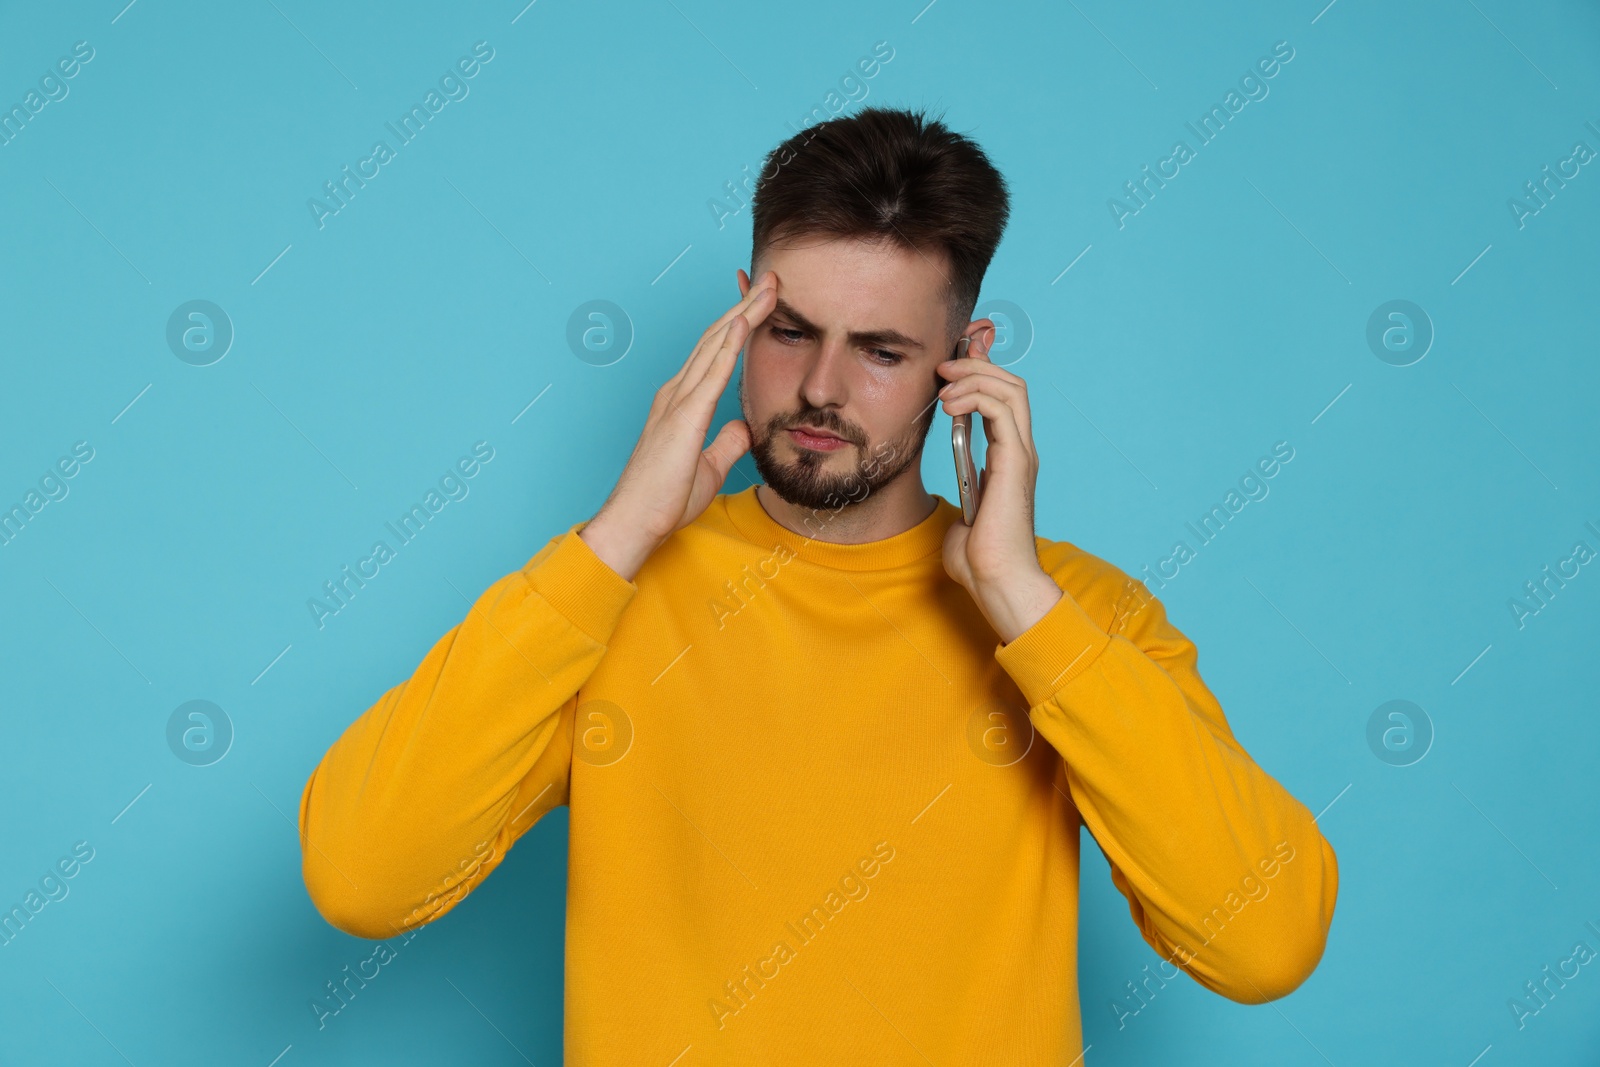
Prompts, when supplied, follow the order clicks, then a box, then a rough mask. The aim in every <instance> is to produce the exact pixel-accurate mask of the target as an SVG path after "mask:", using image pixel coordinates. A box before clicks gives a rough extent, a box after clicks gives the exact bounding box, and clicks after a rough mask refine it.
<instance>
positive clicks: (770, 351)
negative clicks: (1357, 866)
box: [300, 108, 1338, 1067]
mask: <svg viewBox="0 0 1600 1067" xmlns="http://www.w3.org/2000/svg"><path fill="white" fill-rule="evenodd" d="M1007 214H1008V204H1007V192H1006V186H1005V182H1004V180H1003V179H1002V178H1001V176H1000V174H999V173H998V172H997V171H996V170H995V169H994V168H993V167H992V166H991V165H990V164H989V162H988V160H987V159H986V158H985V156H984V154H983V152H982V151H981V150H980V149H979V148H978V147H977V146H976V145H974V144H973V143H972V142H971V141H969V140H967V139H966V138H964V137H961V136H959V135H957V134H954V133H952V132H951V131H949V130H948V129H947V128H946V127H945V126H944V125H943V124H942V123H939V122H937V121H931V122H930V121H928V120H926V119H925V118H924V117H923V116H922V115H920V114H910V113H905V112H899V111H891V110H882V109H876V108H872V109H866V110H863V111H861V112H859V113H857V114H856V115H855V116H854V117H850V118H838V119H834V120H831V121H828V122H826V123H824V124H822V125H820V126H816V127H812V128H810V129H809V130H807V131H805V132H803V133H801V134H797V135H796V136H795V137H794V138H792V139H791V140H790V141H788V142H786V143H785V144H784V145H781V146H779V148H778V149H777V150H775V151H774V152H773V154H772V156H771V157H769V159H768V166H767V168H764V170H763V175H762V178H761V181H760V184H759V186H758V189H757V192H756V194H755V200H754V207H753V210H752V221H753V226H754V249H753V256H752V262H751V274H752V275H754V279H753V280H752V278H751V277H750V276H748V275H746V274H745V273H744V272H743V271H740V272H739V274H738V280H739V288H740V292H741V293H742V294H743V297H742V299H741V300H740V301H739V302H738V303H737V304H735V305H734V306H733V307H732V308H730V309H729V310H728V312H727V313H726V314H724V315H723V316H722V317H721V318H720V319H718V320H717V321H716V322H715V323H713V324H712V326H711V327H710V328H709V329H707V330H706V332H705V334H704V335H703V336H702V337H701V338H700V342H699V344H697V345H696V346H695V349H694V351H693V352H692V353H691V354H690V356H689V358H688V360H687V362H685V363H684V364H683V366H682V367H681V368H680V369H679V370H678V372H677V373H676V374H675V375H674V376H673V377H672V378H671V379H670V380H669V381H668V382H667V383H666V384H665V385H663V386H662V387H661V389H660V390H659V391H658V392H657V393H656V396H655V400H654V403H653V404H652V405H651V408H650V413H649V416H648V418H647V420H646V423H645V427H644V431H643V434H642V436H641V437H640V439H639V443H638V446H637V447H636V448H635V449H634V452H633V455H632V457H631V458H630V459H629V460H628V463H627V466H626V468H625V469H624V471H623V472H622V475H621V478H620V480H619V481H618V483H617V485H616V488H615V489H614V491H613V492H612V493H611V495H610V497H609V498H608V499H607V501H606V503H605V505H604V506H603V507H602V508H601V509H600V511H599V512H598V513H597V514H596V515H595V516H594V517H593V518H591V519H590V520H588V521H587V522H581V523H578V524H576V525H574V526H571V527H570V528H568V529H567V530H566V531H565V532H564V533H562V534H560V535H559V536H557V537H555V538H552V539H551V540H550V542H549V543H548V544H546V545H545V546H544V548H542V549H541V550H540V551H539V552H538V553H537V554H535V555H534V556H533V558H532V559H531V560H529V561H528V563H527V564H526V565H525V566H523V567H522V568H521V569H519V570H516V571H513V572H512V573H510V574H508V575H506V576H505V577H503V578H501V579H500V580H499V581H497V582H495V583H494V584H493V585H492V586H490V587H489V589H488V590H487V591H486V592H485V593H484V594H483V595H482V596H481V597H480V598H479V599H478V601H477V602H476V603H475V604H474V605H473V606H472V609H471V610H470V611H469V612H468V614H467V617H466V618H465V619H464V620H463V621H462V622H461V624H460V625H458V626H457V627H455V628H454V629H453V630H451V631H450V632H449V633H448V634H446V635H445V636H444V637H443V638H442V639H440V641H439V642H438V644H436V645H435V646H434V647H433V649H432V651H431V652H429V653H428V655H427V657H426V658H425V659H424V660H423V661H422V663H421V665H420V666H419V667H418V668H417V670H416V672H415V674H413V675H412V677H411V678H410V679H409V680H408V681H405V682H402V683H401V684H399V685H397V686H395V687H394V688H393V689H390V690H389V691H388V692H387V693H385V694H384V696H383V697H382V699H380V700H379V701H378V702H377V703H376V704H375V705H373V707H372V708H370V709H369V710H368V711H367V712H366V713H365V714H364V715H362V716H361V717H360V718H359V719H358V720H356V722H355V723H353V724H352V725H351V726H350V727H349V729H348V730H346V731H345V733H344V736H343V737H341V738H340V739H339V740H338V741H337V742H336V743H335V744H334V745H333V746H332V748H330V749H329V750H328V752H327V754H326V755H325V756H324V757H323V759H322V762H321V764H320V765H319V766H318V767H317V769H316V771H315V772H314V773H313V774H312V776H311V779H310V781H309V782H307V784H306V788H305V793H304V796H303V798H302V801H301V807H300V827H301V832H302V835H303V841H304V845H303V849H302V852H303V868H304V876H305V881H306V886H307V888H308V889H309V890H310V893H311V897H312V899H313V900H314V901H315V903H316V906H317V908H318V909H319V910H320V911H321V913H322V914H323V915H324V916H325V917H326V918H327V919H328V921H329V922H331V923H333V924H334V925H335V926H338V927H339V928H341V929H343V930H346V931H349V932H350V933H352V934H356V935H358V936H362V937H369V938H386V937H392V936H395V935H397V934H402V933H404V932H406V931H410V930H414V929H416V928H417V927H418V926H420V925H421V924H423V923H426V922H429V921H431V920H433V919H436V918H438V917H439V916H440V915H442V914H444V913H445V912H446V911H448V910H449V909H450V908H452V907H454V906H455V905H456V904H458V903H459V902H460V901H461V899H462V898H463V897H465V896H466V895H467V894H468V893H470V892H471V891H472V889H473V888H474V887H475V886H477V885H478V884H479V883H480V882H481V881H482V880H483V879H484V878H486V877H488V875H489V874H490V872H492V871H493V870H494V869H495V867H496V866H497V865H498V864H499V863H500V862H501V860H502V859H503V858H504V857H505V854H506V851H507V850H508V849H509V848H510V847H511V846H512V844H513V843H514V842H515V841H516V840H517V838H518V837H519V836H520V835H522V834H523V833H525V832H527V830H528V828H529V827H530V826H532V825H533V823H534V822H535V821H537V820H538V818H539V817H540V816H541V815H543V814H544V813H545V812H547V811H549V810H550V809H551V808H553V807H555V806H556V805H558V804H566V805H568V807H569V808H570V835H569V840H570V845H569V849H570V862H569V870H568V897H567V941H566V975H565V977H566V1003H565V1041H566V1050H567V1051H566V1055H567V1062H569V1063H578V1064H592V1065H612V1064H622V1063H628V1064H636V1063H654V1064H659V1065H661V1067H666V1065H668V1064H679V1065H681V1067H690V1065H693V1064H758V1063H759V1064H814V1063H830V1064H832V1063H895V1064H912V1063H916V1064H923V1063H929V1062H931V1063H938V1064H957V1063H977V1062H983V1063H995V1064H1042V1063H1054V1064H1069V1063H1072V1062H1074V1057H1077V1056H1079V1055H1080V1053H1081V1051H1082V1047H1083V1046H1082V1031H1081V1026H1080V1019H1079V1005H1078V988H1077V939H1078V866H1079V840H1080V835H1079V827H1080V826H1087V827H1088V829H1089V831H1090V833H1091V834H1093V836H1094V839H1095V840H1096V842H1098V844H1099V846H1100V848H1101V849H1102V851H1103V852H1104V853H1105V855H1106V858H1107V859H1108V860H1109V861H1110V864H1111V870H1112V880H1113V882H1114V883H1115V884H1116V887H1117V888H1118V889H1119V890H1120V891H1121V892H1122V893H1123V895H1124V896H1126V897H1127V899H1128V903H1129V906H1130V908H1131V910H1132V913H1133V919H1134V921H1135V923H1137V925H1138V927H1139V930H1140V932H1141V933H1142V934H1143V936H1144V939H1145V940H1146V941H1147V942H1148V943H1149V944H1150V945H1151V946H1152V947H1153V948H1154V949H1155V950H1156V951H1157V952H1159V953H1160V954H1161V956H1162V957H1164V961H1165V962H1163V963H1162V965H1161V967H1163V968H1166V971H1165V975H1166V978H1167V979H1171V978H1174V977H1176V975H1177V970H1178V969H1179V968H1181V969H1182V970H1184V971H1186V972H1188V973H1189V975H1191V976H1192V977H1193V978H1194V979H1195V980H1196V981H1198V982H1200V983H1201V984H1202V985H1204V986H1206V987H1208V988H1210V989H1213V990H1215V991H1217V992H1218V993H1221V994H1222V995H1224V996H1226V997H1229V998H1231V999H1233V1000H1238V1001H1244V1002H1259V1001H1265V1000H1269V999H1271V998H1274V997H1281V996H1283V995H1285V994H1286V993H1288V992H1290V991H1291V990H1293V989H1294V988H1295V987H1296V986H1298V985H1299V984H1300V983H1301V982H1302V981H1304V980H1305V978H1306V977H1307V975H1309V974H1310V973H1311V971H1312V969H1313V968H1314V967H1315V966H1316V964H1317V962H1318V960H1319V959H1320V958H1321V955H1322V951H1323V945H1324V942H1325V939H1326V936H1327V931H1328V926H1329V923H1330V922H1331V921H1332V917H1333V908H1334V898H1335V895H1336V891H1337V882H1338V876H1337V868H1336V865H1335V859H1334V854H1333V850H1332V849H1331V848H1330V847H1329V846H1328V843H1327V842H1326V841H1325V840H1324V839H1323V837H1322V835H1321V834H1320V833H1319V832H1318V830H1317V827H1316V825H1315V824H1314V822H1313V821H1312V817H1311V814H1310V812H1309V811H1308V810H1307V809H1306V808H1305V807H1304V806H1303V805H1301V804H1300V803H1299V802H1298V801H1296V800H1295V799H1294V798H1293V797H1292V796H1290V795H1289V793H1288V792H1287V791H1286V790H1285V789H1284V788H1283V786H1281V785H1279V784H1278V782H1276V781H1275V780H1274V779H1273V778H1272V777H1270V776H1269V775H1268V774H1267V773H1266V772H1265V771H1263V770H1262V769H1261V768H1260V767H1258V766H1257V765H1256V764H1255V763H1254V762H1253V761H1252V760H1251V758H1250V756H1249V755H1248V754H1247V753H1246V752H1245V750H1244V748H1243V747H1241V746H1240V744H1239V743H1238V741H1237V740H1235V739H1234V737H1233V734H1232V732H1231V731H1230V730H1229V727H1228V723H1227V721H1226V719H1225V718H1224V716H1223V712H1222V708H1221V707H1220V706H1219V705H1218V702H1217V700H1216V698H1215V697H1214V696H1212V694H1211V692H1210V691H1209V690H1208V689H1207V687H1206V685H1205V683H1204V682H1202V681H1201V679H1200V675H1199V674H1198V672H1197V670H1196V651H1195V647H1194V645H1193V644H1192V643H1191V642H1190V641H1189V640H1188V639H1187V638H1186V637H1185V636H1184V635H1183V634H1182V633H1181V632H1180V631H1179V630H1178V629H1177V628H1176V627H1175V626H1173V625H1172V624H1171V623H1170V622H1168V620H1167V617H1166V613H1165V611H1164V609H1163V607H1162V605H1161V603H1160V602H1159V601H1157V600H1156V599H1154V598H1153V597H1152V596H1151V595H1150V593H1149V592H1148V590H1147V589H1146V588H1145V587H1144V586H1143V584H1142V583H1140V582H1138V581H1136V580H1134V579H1132V578H1130V577H1128V576H1127V575H1126V574H1124V573H1123V572H1122V571H1120V570H1118V569H1117V568H1116V567H1114V566H1112V565H1111V564H1109V563H1107V562H1105V561H1104V560H1101V559H1098V558H1097V557H1095V556H1093V555H1090V554H1089V553H1087V552H1084V551H1083V550H1082V549H1079V548H1077V547H1076V546H1074V545H1072V544H1071V543H1069V542H1066V541H1050V540H1045V539H1042V538H1036V537H1035V536H1034V530H1033V498H1034V489H1035V480H1036V477H1037V475H1038V471H1039V457H1038V455H1037V454H1036V452H1035V450H1034V445H1033V435H1032V431H1031V425H1030V423H1031V412H1030V410H1029V404H1028V394H1027V391H1026V388H1025V387H1024V384H1023V382H1022V379H1020V378H1019V377H1017V376H1016V375H1015V374H1012V373H1010V372H1008V371H1006V370H1003V369H1001V368H999V367H997V366H995V365H994V364H993V363H992V362H990V361H989V359H988V350H989V347H990V345H991V344H992V339H993V333H994V329H993V323H991V322H989V321H988V320H986V319H980V320H978V321H975V322H969V321H968V318H967V317H968V316H969V315H970V314H971V312H972V310H973V308H974V305H975V302H976V299H977V295H978V287H979V284H980V283H981V281H982V278H983V274H984V271H985V270H986V269H987V267H988V264H989V261H990V259H991V257H992V256H993V254H994V250H995V247H996V245H997V244H998V243H999V240H1000V236H1001V233H1002V231H1003V229H1004V226H1005V223H1006V218H1007ZM963 335H964V336H966V337H967V338H969V339H970V356H971V358H969V359H961V360H952V359H951V358H950V357H951V355H952V353H953V350H954V348H955V345H956V342H957V339H958V337H960V336H963ZM741 351H743V352H744V353H745V365H744V374H743V377H742V379H741V384H740V392H739V399H740V404H741V406H742V409H743V414H744V418H743V419H742V420H737V419H736V420H733V421H730V422H728V423H727V424H726V425H724V426H723V427H722V428H721V431H720V432H719V433H718V434H717V436H716V439H715V440H714V441H713V442H712V444H711V446H710V447H709V448H704V449H703V450H702V446H703V445H704V443H705V440H706V437H707V435H708V434H709V431H710V426H711V420H712V416H713V414H714V411H715V408H716V405H717V401H718V398H719V397H720V396H721V395H722V393H723V391H724V389H725V387H726V385H727V383H728V381H729V380H730V377H731V375H732V372H733V367H734V364H735V363H736V362H737V360H738V357H739V354H740V352H741ZM941 384H942V385H943V388H942V389H941V388H939V386H940V385H941ZM935 403H942V404H943V409H944V410H945V411H946V412H948V413H950V414H952V415H957V414H962V413H972V412H976V413H978V414H979V415H980V416H981V418H982V426H983V431H984V433H985V435H986V438H987V442H988V451H987V456H986V459H987V470H986V472H985V475H984V478H983V486H982V489H983V495H982V499H981V505H980V508H979V510H978V514H977V518H976V521H975V522H974V523H973V525H972V526H970V527H968V526H967V525H966V524H965V523H964V522H962V520H961V512H960V509H959V508H958V507H956V506H955V505H953V504H952V503H950V502H949V501H947V500H945V499H944V498H942V497H939V496H936V495H933V494H930V493H928V492H927V491H926V490H925V489H924V488H923V486H922V482H921V478H920V470H919V459H920V456H921V450H922V444H923V439H924V436H925V434H926V433H927V429H928V426H929V424H930V422H931V420H932V418H933V415H932V409H933V405H934V404H935ZM746 450H749V451H750V452H751V453H752V455H753V458H754V460H755V464H756V467H757V469H758V471H759V472H760V474H761V476H762V478H763V479H764V480H765V483H766V484H765V485H762V486H752V487H750V488H747V489H745V490H743V491H742V492H735V493H721V492H720V490H721V489H722V487H723V480H724V478H725V477H726V475H727V473H728V471H729V469H730V467H731V466H732V464H733V463H734V462H735V461H736V460H737V459H738V458H739V456H741V455H742V454H743V453H744V452H745V451H746ZM946 462H948V460H946ZM513 950H514V948H513ZM1155 975H1156V972H1154V971H1150V972H1149V973H1148V974H1147V975H1145V976H1144V979H1143V980H1144V982H1145V985H1146V988H1151V986H1150V983H1151V982H1152V981H1154V982H1157V983H1160V982H1162V981H1163V979H1162V978H1161V977H1159V976H1155ZM1153 976H1154V977H1153ZM1151 991H1152V992H1153V988H1152V989H1151ZM1117 992H1118V994H1119V995H1120V994H1121V992H1122V991H1121V990H1118V991H1117ZM1102 1003H1103V1001H1102Z"/></svg>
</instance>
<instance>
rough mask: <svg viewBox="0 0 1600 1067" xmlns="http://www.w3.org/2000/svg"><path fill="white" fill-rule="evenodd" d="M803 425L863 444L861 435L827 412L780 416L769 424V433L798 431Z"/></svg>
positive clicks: (852, 442) (853, 442)
mask: <svg viewBox="0 0 1600 1067" xmlns="http://www.w3.org/2000/svg"><path fill="white" fill-rule="evenodd" d="M802 423H807V424H809V425H812V426H815V427H816V428H817V429H819V430H826V431H828V432H829V433H831V434H834V435H835V436H837V437H840V438H843V439H844V440H846V441H849V442H850V443H851V444H856V445H859V444H860V443H861V434H860V433H859V432H858V431H857V430H855V429H853V428H851V427H848V426H846V425H845V424H844V422H843V421H842V420H841V419H840V418H839V417H838V416H836V415H832V414H830V413H828V412H825V411H816V412H812V413H809V414H800V415H796V416H793V417H790V416H787V415H780V416H778V417H777V418H774V419H773V420H772V421H771V422H770V423H768V424H767V428H768V433H769V435H770V434H774V433H777V432H778V431H779V430H790V429H798V428H799V426H800V425H801V424H802Z"/></svg>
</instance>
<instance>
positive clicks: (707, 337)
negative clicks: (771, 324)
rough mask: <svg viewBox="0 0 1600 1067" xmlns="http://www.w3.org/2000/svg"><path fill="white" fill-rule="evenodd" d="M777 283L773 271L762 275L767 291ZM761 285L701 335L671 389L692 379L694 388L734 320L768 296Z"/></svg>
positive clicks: (691, 386)
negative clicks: (706, 363) (694, 382)
mask: <svg viewBox="0 0 1600 1067" xmlns="http://www.w3.org/2000/svg"><path fill="white" fill-rule="evenodd" d="M776 282H777V276H776V275H775V274H774V273H773V272H772V271H767V272H766V273H765V274H763V275H762V278H761V283H765V288H766V289H771V288H773V286H774V285H775V284H776ZM761 283H758V284H756V285H753V286H751V287H750V291H749V292H748V293H746V294H745V295H744V296H742V297H740V298H739V302H738V303H736V304H734V305H733V306H732V307H731V308H729V309H728V310H727V311H725V312H723V313H722V316H721V317H720V318H718V319H717V321H716V322H713V323H712V324H711V325H710V326H708V327H706V331H705V333H703V334H701V335H700V340H699V341H698V342H696V344H695V346H694V349H693V350H692V351H691V352H690V353H689V358H688V359H686V360H684V361H683V366H682V367H680V368H678V372H677V373H676V374H674V375H673V376H672V377H671V378H670V379H668V381H667V385H668V386H669V387H671V388H672V389H674V390H677V389H679V387H682V386H684V385H685V379H691V380H692V381H691V382H690V384H689V385H688V388H693V381H698V379H699V378H700V376H701V375H702V374H703V373H704V370H703V366H702V365H703V364H704V363H705V362H707V361H709V359H710V357H711V355H712V354H713V352H714V351H715V349H714V347H713V346H715V345H716V344H718V342H720V341H721V340H722V339H723V338H724V337H725V336H726V332H725V331H726V330H727V328H728V327H729V326H730V325H731V324H732V322H733V320H734V319H735V318H737V317H738V316H739V315H740V314H741V313H743V312H744V311H745V310H746V309H747V308H749V307H750V305H751V304H753V303H754V302H755V301H757V300H760V299H762V298H763V297H764V296H765V295H766V294H765V293H764V292H763V284H761Z"/></svg>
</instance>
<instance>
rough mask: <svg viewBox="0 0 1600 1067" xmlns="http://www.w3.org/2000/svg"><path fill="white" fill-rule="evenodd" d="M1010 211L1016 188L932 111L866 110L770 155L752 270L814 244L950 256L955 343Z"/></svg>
mask: <svg viewBox="0 0 1600 1067" xmlns="http://www.w3.org/2000/svg"><path fill="white" fill-rule="evenodd" d="M1010 212H1011V208H1010V195H1009V193H1008V192H1007V188H1006V180H1005V178H1004V177H1002V176H1001V174H1000V172H999V171H998V170H996V169H995V168H994V166H993V165H992V164H991V163H990V162H989V158H988V157H987V156H986V155H984V153H983V149H981V148H979V147H978V145H977V144H976V143H975V142H973V141H971V140H969V139H968V138H966V137H964V136H962V135H961V134H958V133H954V132H952V131H951V130H950V129H949V127H947V126H945V124H944V123H943V122H941V121H940V120H939V119H938V118H933V119H929V118H928V117H927V115H926V113H925V112H922V111H907V110H899V109H892V108H884V107H868V108H862V109H861V110H860V111H858V112H856V113H855V114H854V115H850V116H843V115H841V116H839V117H837V118H833V119H829V120H828V121H826V122H823V123H819V124H817V125H815V126H810V127H807V128H806V129H804V130H802V131H800V132H799V133H796V134H795V135H794V136H793V137H791V138H789V139H788V140H786V141H784V142H783V143H782V144H780V145H778V146H777V147H776V148H774V149H773V150H772V151H771V152H770V153H769V154H768V155H767V158H766V162H765V163H764V165H763V166H762V168H761V176H760V177H759V179H757V182H756V190H755V195H754V197H753V199H752V207H751V226H752V230H753V233H752V241H751V246H752V248H751V256H750V269H751V272H752V273H754V272H755V262H756V259H757V258H758V257H759V256H760V255H761V253H762V252H763V251H765V250H766V249H767V248H768V247H770V246H771V245H774V244H780V243H782V242H784V241H786V240H789V239H792V238H797V237H806V236H813V235H816V236H830V237H857V238H863V239H867V240H873V239H886V240H889V241H892V242H894V243H895V244H897V245H899V246H900V247H902V248H905V249H906V250H908V251H916V252H921V251H926V250H928V249H930V248H940V249H943V250H944V252H945V253H946V255H947V256H948V257H949V264H950V272H951V273H950V276H949V278H948V281H949V285H948V287H947V289H946V299H947V300H948V301H949V304H950V337H949V341H950V342H951V343H952V344H953V343H954V341H955V335H956V334H957V333H959V332H960V330H961V328H962V327H964V326H965V325H966V324H967V322H968V321H969V318H970V316H971V314H972V311H973V308H974V307H975V306H976V305H977V303H978V289H979V287H980V286H981V285H982V284H983V275H984V272H985V271H987V270H988V269H989V261H990V260H991V259H993V258H994V251H995V248H996V246H998V245H999V244H1000V237H1001V234H1003V233H1004V232H1005V228H1006V220H1007V218H1008V217H1009V215H1010Z"/></svg>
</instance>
